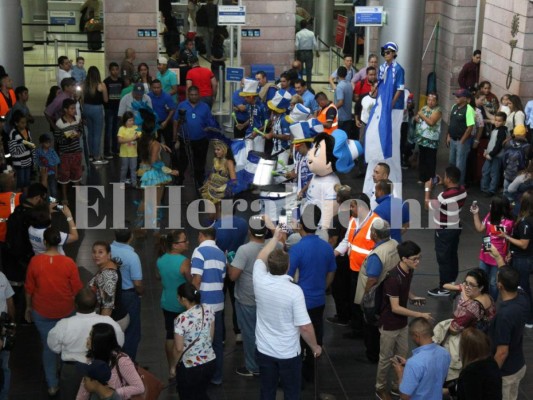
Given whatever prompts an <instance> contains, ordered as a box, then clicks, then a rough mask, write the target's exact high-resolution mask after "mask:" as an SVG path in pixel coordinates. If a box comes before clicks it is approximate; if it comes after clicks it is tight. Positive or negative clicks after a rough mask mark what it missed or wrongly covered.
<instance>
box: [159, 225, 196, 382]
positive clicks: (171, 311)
mask: <svg viewBox="0 0 533 400" xmlns="http://www.w3.org/2000/svg"><path fill="white" fill-rule="evenodd" d="M188 250H189V240H188V239H187V234H186V233H185V231H184V230H175V231H172V232H169V233H168V234H167V235H163V236H161V238H160V243H159V258H158V259H157V271H156V277H157V279H159V280H161V284H162V285H163V292H162V293H161V310H163V316H164V318H165V330H166V333H167V335H166V341H165V354H166V356H167V362H168V368H169V378H170V379H173V378H174V377H175V376H176V363H177V362H178V358H177V356H176V348H175V346H174V320H175V319H176V317H177V316H178V315H180V314H181V313H182V312H183V311H185V307H184V306H183V305H182V304H181V303H180V302H179V301H178V298H177V296H176V293H177V289H178V287H180V286H181V285H182V284H183V283H185V282H190V281H191V280H192V276H191V260H189V259H188V258H187V257H185V255H184V253H185V252H186V251H188Z"/></svg>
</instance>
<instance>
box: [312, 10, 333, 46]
mask: <svg viewBox="0 0 533 400" xmlns="http://www.w3.org/2000/svg"><path fill="white" fill-rule="evenodd" d="M334 7H335V0H315V14H314V15H315V24H316V25H315V26H316V31H315V33H316V34H317V35H318V36H319V37H320V38H321V39H322V40H323V41H324V42H325V43H327V44H328V45H330V46H333V45H334V44H335V43H334V41H333V34H334V31H335V27H336V26H337V25H336V21H335V20H334V19H333V14H334V12H333V8H334ZM321 47H322V45H321Z"/></svg>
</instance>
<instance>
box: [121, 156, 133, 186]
mask: <svg viewBox="0 0 533 400" xmlns="http://www.w3.org/2000/svg"><path fill="white" fill-rule="evenodd" d="M128 170H129V171H130V176H131V178H130V179H131V183H132V184H134V183H135V182H137V157H120V182H125V181H126V178H127V177H128Z"/></svg>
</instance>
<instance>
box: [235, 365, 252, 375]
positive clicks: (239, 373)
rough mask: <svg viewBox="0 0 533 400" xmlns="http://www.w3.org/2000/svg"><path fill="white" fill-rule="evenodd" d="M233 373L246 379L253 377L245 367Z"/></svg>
mask: <svg viewBox="0 0 533 400" xmlns="http://www.w3.org/2000/svg"><path fill="white" fill-rule="evenodd" d="M235 372H236V373H237V375H240V376H247V377H252V376H254V373H253V372H252V371H248V369H247V368H246V367H240V368H237V369H236V370H235Z"/></svg>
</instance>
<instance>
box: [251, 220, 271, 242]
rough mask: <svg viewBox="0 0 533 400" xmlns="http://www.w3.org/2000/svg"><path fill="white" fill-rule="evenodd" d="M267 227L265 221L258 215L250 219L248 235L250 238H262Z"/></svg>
mask: <svg viewBox="0 0 533 400" xmlns="http://www.w3.org/2000/svg"><path fill="white" fill-rule="evenodd" d="M266 232H267V227H266V226H265V221H264V220H263V217H262V216H260V215H254V216H252V217H251V218H250V233H251V234H252V236H254V237H257V238H262V237H264V236H265V235H266Z"/></svg>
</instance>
